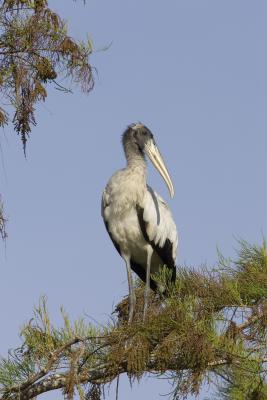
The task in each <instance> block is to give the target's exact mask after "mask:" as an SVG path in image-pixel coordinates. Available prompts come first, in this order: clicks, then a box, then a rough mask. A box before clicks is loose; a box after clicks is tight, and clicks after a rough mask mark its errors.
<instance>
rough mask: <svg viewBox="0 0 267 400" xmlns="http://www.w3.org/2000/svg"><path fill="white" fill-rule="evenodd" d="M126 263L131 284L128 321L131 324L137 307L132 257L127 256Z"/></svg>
mask: <svg viewBox="0 0 267 400" xmlns="http://www.w3.org/2000/svg"><path fill="white" fill-rule="evenodd" d="M124 259H125V263H126V268H127V277H128V285H129V318H128V323H129V324H130V323H131V322H132V320H133V314H134V309H135V303H136V297H135V292H134V284H133V276H132V270H131V263H130V257H125V258H124Z"/></svg>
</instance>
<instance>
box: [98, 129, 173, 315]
mask: <svg viewBox="0 0 267 400" xmlns="http://www.w3.org/2000/svg"><path fill="white" fill-rule="evenodd" d="M122 144H123V149H124V153H125V157H126V160H127V166H126V168H124V169H121V170H119V171H117V172H116V173H115V174H114V175H113V176H112V177H111V178H110V180H109V182H108V184H107V186H106V188H105V190H104V193H103V196H102V217H103V219H104V223H105V226H106V229H107V231H108V233H109V236H110V238H111V240H112V242H113V244H114V246H115V247H116V249H117V251H118V252H119V253H120V255H121V257H122V258H123V259H124V261H125V263H126V268H127V277H128V284H129V322H131V321H132V318H133V313H134V307H135V302H136V299H135V293H134V287H133V278H132V272H131V270H133V271H134V272H135V273H136V274H137V275H138V276H139V278H140V279H141V280H142V281H144V282H145V283H146V288H145V295H144V296H145V297H144V314H143V319H145V316H146V311H147V306H148V298H149V289H150V288H151V289H153V290H154V291H156V290H157V284H156V282H155V281H154V280H153V279H152V278H151V276H150V274H151V273H152V274H155V273H157V272H159V271H160V269H161V268H162V267H163V266H164V265H165V266H167V267H168V268H169V269H170V270H171V280H172V281H175V279H176V267H175V259H176V251H177V244H178V235H177V230H176V226H175V223H174V221H173V218H172V215H171V212H170V209H169V208H168V206H167V204H166V203H165V202H164V201H163V199H162V198H161V197H160V196H159V195H158V194H157V193H156V192H154V191H153V189H151V187H149V186H148V185H147V182H146V177H147V168H146V162H145V155H147V156H148V157H149V159H150V160H151V162H152V163H153V165H154V166H155V167H156V169H157V170H158V171H159V173H160V174H161V176H162V177H163V179H164V181H165V183H166V184H167V187H168V189H169V192H170V196H171V197H173V196H174V188H173V184H172V181H171V178H170V176H169V173H168V171H167V168H166V166H165V164H164V161H163V159H162V156H161V154H160V152H159V150H158V148H157V145H156V143H155V140H154V137H153V134H152V133H151V131H150V130H149V129H148V128H147V127H146V126H145V125H143V124H141V123H137V124H132V125H130V126H129V127H128V128H127V129H126V130H125V132H124V133H123V135H122ZM158 289H159V288H158ZM161 290H162V288H161Z"/></svg>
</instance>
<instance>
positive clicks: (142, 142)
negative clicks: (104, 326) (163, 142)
mask: <svg viewBox="0 0 267 400" xmlns="http://www.w3.org/2000/svg"><path fill="white" fill-rule="evenodd" d="M122 142H123V146H124V149H125V148H126V147H127V143H129V144H130V145H131V147H132V146H134V147H135V148H136V149H138V151H139V152H140V153H141V154H142V155H143V156H144V155H147V156H148V158H149V159H150V161H151V162H152V164H153V165H154V167H155V168H156V169H157V170H158V171H159V173H160V175H161V176H162V178H163V179H164V181H165V183H166V185H167V187H168V189H169V192H170V196H171V197H173V196H174V187H173V184H172V181H171V178H170V175H169V172H168V170H167V167H166V165H165V162H164V160H163V158H162V155H161V154H160V151H159V149H158V147H157V145H156V142H155V139H154V136H153V134H152V132H151V131H150V130H149V129H148V128H147V127H146V126H145V125H143V124H141V123H136V124H132V125H130V126H129V127H128V129H126V131H125V132H124V134H123V137H122Z"/></svg>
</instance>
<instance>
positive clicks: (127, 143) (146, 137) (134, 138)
mask: <svg viewBox="0 0 267 400" xmlns="http://www.w3.org/2000/svg"><path fill="white" fill-rule="evenodd" d="M151 140H152V141H153V142H154V137H153V134H152V132H151V131H150V130H149V129H148V128H147V127H146V126H145V125H143V124H141V123H140V122H139V123H136V124H131V125H129V126H128V128H127V129H126V130H125V132H124V133H123V135H122V144H123V148H124V151H125V152H126V151H127V149H128V148H129V147H131V148H132V151H134V149H135V150H138V151H139V152H140V153H141V154H142V155H144V149H145V146H146V144H147V143H148V142H149V141H151Z"/></svg>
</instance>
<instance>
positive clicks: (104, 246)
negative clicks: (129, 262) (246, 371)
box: [0, 0, 267, 400]
mask: <svg viewBox="0 0 267 400" xmlns="http://www.w3.org/2000/svg"><path fill="white" fill-rule="evenodd" d="M50 4H51V6H54V7H55V8H56V10H57V11H58V12H59V13H60V14H61V15H63V16H65V18H66V19H67V20H68V23H69V27H70V30H71V34H72V35H73V37H75V38H80V39H82V38H84V37H85V36H86V34H87V33H88V34H89V36H90V37H91V38H92V40H93V43H94V48H95V53H94V54H93V56H92V59H91V62H92V64H93V65H94V66H95V67H96V69H97V71H98V74H96V75H95V79H96V82H95V88H94V90H93V92H92V93H91V94H90V95H89V96H86V95H83V94H81V93H80V92H79V90H78V89H77V90H75V92H74V94H73V95H65V94H62V93H60V92H58V91H56V90H51V91H50V97H49V98H48V100H47V102H46V103H45V104H41V105H40V106H39V107H38V110H37V115H38V118H37V121H38V126H37V127H36V128H34V129H33V132H32V135H31V138H30V140H29V143H28V147H27V154H28V156H27V160H25V159H24V156H23V152H22V147H21V143H20V142H19V139H18V138H17V137H16V134H15V133H14V132H13V130H12V128H11V127H9V128H5V130H4V131H2V133H1V134H0V144H1V150H2V155H1V164H0V185H1V193H2V195H3V198H4V201H5V208H6V213H7V215H8V219H9V223H8V233H9V238H8V240H7V243H6V248H5V247H4V246H3V245H2V247H1V249H0V250H1V251H0V268H1V279H0V307H1V334H0V337H1V340H0V354H2V355H6V354H7V350H8V348H10V347H15V346H18V344H19V343H20V339H19V336H18V332H19V328H20V327H21V326H22V324H23V323H25V322H27V321H28V320H29V319H30V318H31V316H32V309H33V306H34V305H35V304H37V303H38V300H39V298H40V296H41V295H43V294H45V295H46V296H47V298H48V305H49V309H50V312H51V316H52V318H53V321H54V322H55V324H57V325H59V324H60V322H61V321H60V313H59V308H60V306H61V305H64V307H65V309H66V310H67V311H68V312H69V314H70V316H71V318H77V317H79V316H87V317H86V318H88V320H89V321H92V319H95V320H97V321H99V322H100V323H101V322H103V321H107V319H108V316H109V314H110V313H111V311H112V310H113V307H114V305H115V304H116V303H117V302H118V301H119V300H120V299H121V298H122V296H124V295H125V294H126V293H127V280H126V271H125V267H124V263H123V261H122V260H121V259H120V257H119V256H118V254H117V252H116V251H115V249H114V248H113V245H112V243H111V242H110V240H109V238H108V235H107V234H106V231H105V228H104V224H103V222H102V220H101V216H100V200H101V194H102V190H103V189H104V187H105V184H106V182H107V180H108V179H109V177H110V175H111V174H112V173H113V172H114V171H115V170H116V169H119V168H121V167H123V166H124V164H125V161H124V155H123V152H122V148H121V143H120V141H121V133H122V131H123V130H124V128H125V126H126V125H128V124H129V123H132V122H136V121H142V122H143V123H145V124H146V125H147V126H148V127H149V128H150V129H151V130H152V131H153V133H154V135H155V138H156V140H157V143H158V146H159V148H160V149H161V152H162V154H163V156H164V158H165V161H166V163H167V165H168V168H169V171H170V174H171V176H172V179H173V182H174V185H175V188H176V196H175V198H174V199H173V200H171V199H170V198H169V195H168V192H167V189H166V187H165V185H164V183H163V182H162V179H161V177H160V176H159V175H158V174H157V173H156V172H155V171H154V170H153V169H152V167H151V166H149V182H150V184H151V186H152V187H153V188H154V189H156V190H157V191H158V192H159V193H161V194H162V196H163V197H164V198H165V200H167V201H168V203H169V205H170V207H171V209H172V211H173V215H174V218H175V221H176V224H177V227H178V230H179V235H180V243H179V254H178V260H177V263H178V264H181V265H184V264H187V265H192V266H199V265H201V264H208V265H210V266H211V267H212V266H214V265H215V264H216V261H217V250H216V248H217V246H218V247H219V248H220V250H221V251H222V252H223V254H224V255H225V256H234V255H235V249H236V248H237V247H238V245H237V242H236V240H235V237H241V238H244V239H246V240H248V241H249V242H255V243H259V242H260V241H261V240H262V236H263V235H264V234H265V235H266V231H267V213H266V211H267V210H266V204H267V203H266V195H267V189H266V170H267V158H266V148H267V136H266V133H267V131H266V129H267V118H266V115H267V114H266V107H267V72H266V71H267V51H266V48H267V28H266V19H267V3H266V2H265V1H264V0H258V1H257V2H251V1H247V0H235V1H232V0H231V1H229V0H224V1H212V0H209V1H207V0H201V1H199V0H184V1H179V0H169V1H168V2H160V1H158V2H155V1H152V0H147V1H145V2H144V1H141V0H135V1H129V0H114V1H103V0H91V1H90V0H88V1H87V4H86V6H84V5H83V2H82V1H77V2H72V1H71V0H68V1H67V0H65V1H64V6H63V2H62V1H58V0H57V1H56V0H53V1H50ZM109 44H111V45H110V47H109V49H108V50H106V51H101V50H102V49H103V48H105V47H106V46H108V45H109ZM88 316H89V317H88ZM170 389H171V388H170V386H169V385H168V382H166V381H162V380H161V381H157V380H155V379H153V380H152V379H151V378H148V379H145V380H144V381H142V382H141V383H140V384H139V385H137V384H134V386H133V389H131V388H130V385H129V383H128V382H127V379H123V380H122V384H121V398H127V399H128V400H131V399H136V398H149V399H159V398H161V397H160V394H164V393H168V392H169V391H170ZM206 391H208V395H207V396H208V397H207V398H212V397H210V396H211V394H210V393H209V389H206ZM42 398H43V399H56V398H59V395H58V394H46V395H44V396H42ZM107 398H112V399H113V398H114V391H113V389H112V388H111V391H110V394H109V395H107ZM200 399H204V394H203V393H202V394H201V395H200Z"/></svg>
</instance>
